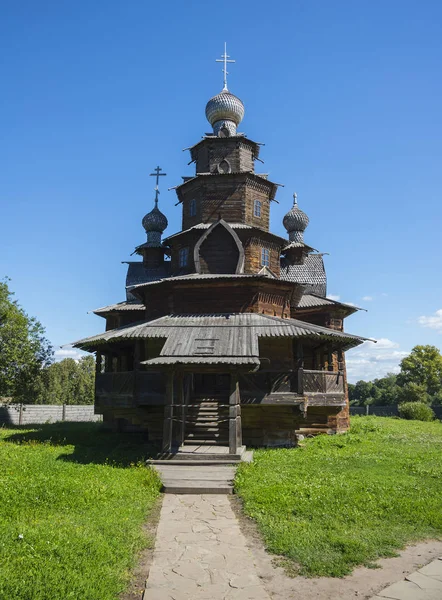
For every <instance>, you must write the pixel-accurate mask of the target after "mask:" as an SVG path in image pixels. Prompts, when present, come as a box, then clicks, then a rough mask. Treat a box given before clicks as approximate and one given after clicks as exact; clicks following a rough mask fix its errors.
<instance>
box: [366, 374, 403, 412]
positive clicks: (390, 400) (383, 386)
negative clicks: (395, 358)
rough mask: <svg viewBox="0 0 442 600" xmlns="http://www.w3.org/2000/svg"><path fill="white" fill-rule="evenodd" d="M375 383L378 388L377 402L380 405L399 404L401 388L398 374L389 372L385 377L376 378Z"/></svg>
mask: <svg viewBox="0 0 442 600" xmlns="http://www.w3.org/2000/svg"><path fill="white" fill-rule="evenodd" d="M373 385H374V386H375V387H376V389H377V400H376V404H378V405H380V406H391V405H392V404H397V402H398V398H399V394H400V391H401V388H400V387H399V386H398V384H397V375H395V374H394V373H387V375H386V376H385V377H381V378H380V379H375V380H374V381H373Z"/></svg>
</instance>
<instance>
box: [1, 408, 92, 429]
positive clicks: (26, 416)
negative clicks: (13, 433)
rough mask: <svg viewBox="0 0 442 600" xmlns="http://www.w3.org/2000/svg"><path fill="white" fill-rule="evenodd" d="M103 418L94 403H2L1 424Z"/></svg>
mask: <svg viewBox="0 0 442 600" xmlns="http://www.w3.org/2000/svg"><path fill="white" fill-rule="evenodd" d="M101 420H102V416H101V415H95V414H94V406H93V404H0V425H31V424H41V423H55V422H56V421H101Z"/></svg>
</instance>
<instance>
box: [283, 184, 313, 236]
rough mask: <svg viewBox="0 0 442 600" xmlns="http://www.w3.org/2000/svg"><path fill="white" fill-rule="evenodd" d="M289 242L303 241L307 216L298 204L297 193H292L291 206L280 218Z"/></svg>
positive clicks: (307, 221) (307, 222) (307, 220)
mask: <svg viewBox="0 0 442 600" xmlns="http://www.w3.org/2000/svg"><path fill="white" fill-rule="evenodd" d="M282 223H283V225H284V227H285V228H286V230H287V233H288V234H289V239H290V241H291V242H303V241H304V231H305V230H306V228H307V225H308V224H309V218H308V216H307V215H306V214H305V212H303V211H302V210H301V209H300V208H299V206H298V197H297V194H293V206H292V208H291V209H290V210H289V212H288V213H287V214H286V215H285V217H284V219H283V220H282Z"/></svg>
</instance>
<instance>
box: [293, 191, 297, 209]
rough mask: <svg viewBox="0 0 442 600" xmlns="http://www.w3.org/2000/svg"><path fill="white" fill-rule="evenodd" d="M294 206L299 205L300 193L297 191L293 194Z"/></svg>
mask: <svg viewBox="0 0 442 600" xmlns="http://www.w3.org/2000/svg"><path fill="white" fill-rule="evenodd" d="M293 206H298V194H297V193H296V192H295V193H294V194H293Z"/></svg>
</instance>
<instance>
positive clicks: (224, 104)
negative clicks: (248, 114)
mask: <svg viewBox="0 0 442 600" xmlns="http://www.w3.org/2000/svg"><path fill="white" fill-rule="evenodd" d="M243 117H244V104H243V103H242V102H241V100H240V99H239V98H237V97H236V96H234V95H233V94H231V93H230V92H229V91H228V90H226V89H225V90H222V92H220V93H219V94H217V95H216V96H214V97H213V98H211V99H210V100H209V102H208V103H207V105H206V118H207V120H208V121H209V123H210V124H211V125H212V127H213V130H214V132H215V134H217V135H218V133H219V131H220V130H221V129H222V128H224V129H225V130H227V131H228V132H229V134H230V135H232V133H233V134H235V133H236V128H237V126H238V125H239V124H240V123H241V121H242V120H243Z"/></svg>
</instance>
